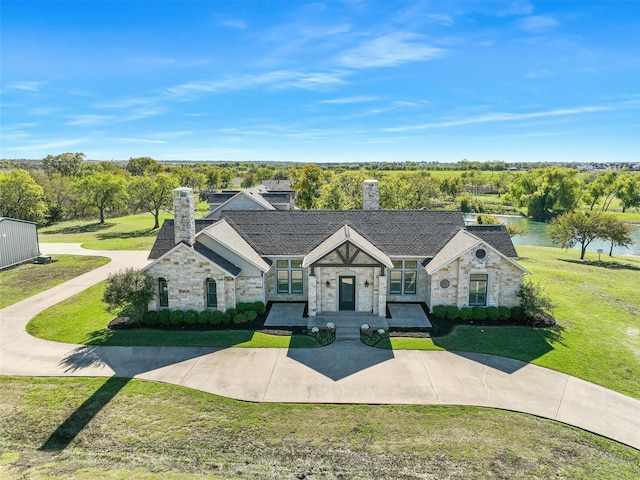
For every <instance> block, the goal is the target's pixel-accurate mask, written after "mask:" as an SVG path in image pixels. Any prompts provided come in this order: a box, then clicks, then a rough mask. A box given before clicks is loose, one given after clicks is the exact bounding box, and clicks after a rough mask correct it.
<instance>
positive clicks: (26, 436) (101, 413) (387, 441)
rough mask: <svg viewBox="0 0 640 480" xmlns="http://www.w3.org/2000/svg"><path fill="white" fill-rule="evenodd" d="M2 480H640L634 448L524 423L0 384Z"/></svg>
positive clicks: (498, 415)
mask: <svg viewBox="0 0 640 480" xmlns="http://www.w3.org/2000/svg"><path fill="white" fill-rule="evenodd" d="M0 388H1V389H2V396H1V397H0V452H2V453H1V454H0V477H2V478H7V479H19V478H30V479H45V478H46V479H53V478H60V479H62V478H77V479H87V480H89V479H94V478H108V479H124V478H136V479H138V478H142V479H150V478H163V479H164V478H166V479H191V478H251V479H257V480H261V479H276V478H277V479H295V478H307V479H308V480H310V479H370V478H377V479H394V480H395V479H407V480H409V479H418V478H450V479H468V480H485V479H489V480H491V479H541V478H557V479H571V480H590V479H593V478H598V479H610V480H614V479H616V480H617V479H632V478H640V451H638V450H635V449H633V448H631V447H626V446H623V445H620V444H619V443H616V442H615V441H613V440H608V439H605V438H602V437H599V436H597V435H593V434H590V433H588V432H584V431H582V430H579V429H577V428H573V427H570V426H567V425H563V424H560V423H557V422H554V421H551V420H546V419H541V418H538V417H535V416H531V415H525V414H519V413H514V412H506V411H500V410H493V409H488V408H480V407H462V406H437V405H435V406H434V405H404V406H390V405H300V404H279V403H272V404H266V403H261V404H255V403H249V402H240V401H236V400H231V399H226V398H221V397H218V396H215V395H210V394H206V393H203V392H199V391H194V390H189V389H186V388H182V387H177V386H173V385H165V384H159V383H155V382H149V381H138V380H129V379H124V378H110V379H104V378H92V379H86V378H85V379H82V378H63V379H41V378H10V377H0Z"/></svg>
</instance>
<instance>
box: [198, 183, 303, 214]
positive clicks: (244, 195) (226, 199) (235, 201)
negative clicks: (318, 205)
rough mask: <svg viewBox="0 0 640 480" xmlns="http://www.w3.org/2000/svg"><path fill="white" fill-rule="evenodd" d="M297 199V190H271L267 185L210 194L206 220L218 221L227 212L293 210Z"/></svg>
mask: <svg viewBox="0 0 640 480" xmlns="http://www.w3.org/2000/svg"><path fill="white" fill-rule="evenodd" d="M282 187H284V186H282ZM295 199H296V192H295V190H284V188H279V189H278V190H271V189H270V188H269V187H268V186H266V185H257V186H255V187H251V188H247V189H245V190H225V191H222V192H216V193H210V194H209V195H208V196H207V203H208V204H209V208H210V209H211V211H210V212H209V213H207V215H206V217H205V218H207V219H211V220H217V219H219V218H220V216H221V215H222V212H224V211H226V210H293V209H295V206H294V202H295Z"/></svg>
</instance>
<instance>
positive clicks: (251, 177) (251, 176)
mask: <svg viewBox="0 0 640 480" xmlns="http://www.w3.org/2000/svg"><path fill="white" fill-rule="evenodd" d="M257 183H258V177H257V176H256V174H255V173H253V172H247V173H246V174H245V176H244V178H243V179H242V183H241V184H240V186H241V187H242V188H251V187H253V186H254V185H256V184H257Z"/></svg>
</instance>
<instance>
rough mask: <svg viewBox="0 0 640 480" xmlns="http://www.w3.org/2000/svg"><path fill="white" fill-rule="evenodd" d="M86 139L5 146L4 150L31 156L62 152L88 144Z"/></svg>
mask: <svg viewBox="0 0 640 480" xmlns="http://www.w3.org/2000/svg"><path fill="white" fill-rule="evenodd" d="M86 141H87V139H86V138H73V139H66V140H55V141H52V142H44V143H31V144H26V145H17V146H13V147H12V146H8V147H7V146H3V147H2V150H3V151H6V152H27V153H30V154H36V153H34V152H50V151H55V150H60V149H63V148H68V147H72V146H74V145H78V144H80V143H83V142H86Z"/></svg>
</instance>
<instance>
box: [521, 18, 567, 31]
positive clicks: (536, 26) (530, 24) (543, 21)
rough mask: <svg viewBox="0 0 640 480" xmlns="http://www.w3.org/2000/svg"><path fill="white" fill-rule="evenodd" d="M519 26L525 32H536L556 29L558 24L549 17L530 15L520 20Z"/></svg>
mask: <svg viewBox="0 0 640 480" xmlns="http://www.w3.org/2000/svg"><path fill="white" fill-rule="evenodd" d="M519 24H520V28H522V29H523V30H525V31H527V32H538V31H540V30H547V29H549V28H553V27H557V26H558V25H559V22H558V20H556V19H555V18H554V17H552V16H550V15H532V16H530V17H527V18H523V19H522V20H520V22H519Z"/></svg>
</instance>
